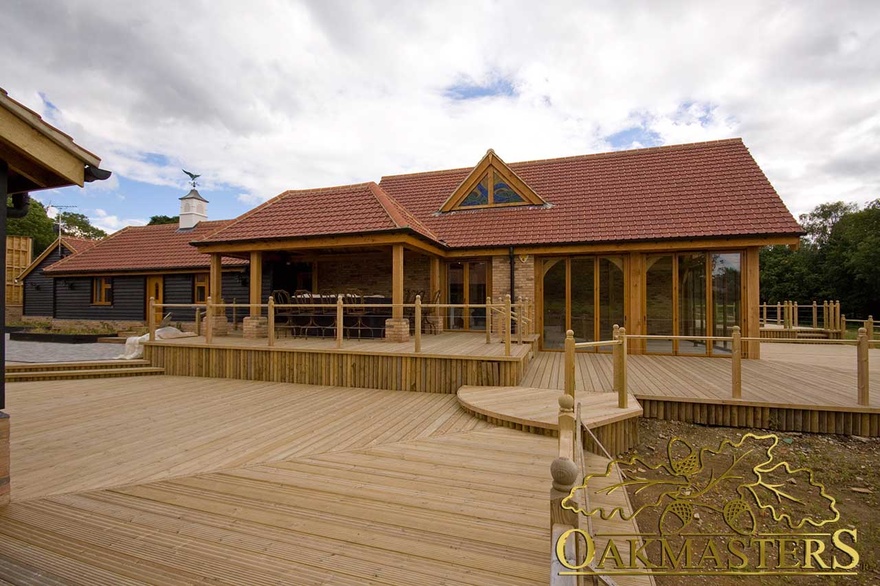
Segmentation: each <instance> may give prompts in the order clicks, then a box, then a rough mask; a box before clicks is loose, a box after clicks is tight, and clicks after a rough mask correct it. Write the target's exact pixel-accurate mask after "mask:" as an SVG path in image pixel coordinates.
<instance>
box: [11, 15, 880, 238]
mask: <svg viewBox="0 0 880 586" xmlns="http://www.w3.org/2000/svg"><path fill="white" fill-rule="evenodd" d="M62 14H63V18H62V17H60V16H59V15H62ZM463 14H466V15H467V17H466V18H463V17H462V15H463ZM0 50H2V52H3V55H4V63H3V66H2V69H3V83H4V87H5V89H7V90H8V91H10V93H11V94H12V95H13V97H15V98H16V99H19V100H22V101H24V102H26V103H27V104H28V105H30V106H31V107H33V108H35V109H37V110H38V111H41V112H43V113H44V114H51V115H52V116H57V120H56V119H53V121H54V122H57V123H58V124H59V125H60V126H61V127H62V128H63V129H65V130H66V131H67V132H69V133H71V134H72V135H73V136H75V137H76V138H77V141H78V142H79V143H80V144H83V145H84V146H86V147H87V148H89V149H91V150H93V151H95V152H96V153H99V154H100V155H101V156H102V157H103V159H104V166H105V167H107V168H109V169H112V170H113V171H114V173H115V174H116V175H121V176H123V177H125V178H128V179H134V180H137V181H142V182H146V183H151V184H155V185H165V186H177V187H181V188H182V187H183V186H184V181H183V179H184V178H183V177H182V175H181V173H180V171H179V169H180V167H181V166H187V167H188V168H189V167H192V169H195V170H197V171H198V172H201V173H202V175H203V179H204V183H203V187H204V189H206V190H208V191H209V190H210V189H211V188H212V185H219V184H225V185H229V186H234V188H235V189H237V190H239V191H240V192H241V193H242V195H241V196H240V199H242V200H243V201H247V202H257V201H261V200H263V199H266V198H268V197H271V196H273V195H275V194H277V193H279V192H281V191H283V190H284V189H289V188H300V187H308V186H324V185H333V184H341V183H349V182H354V181H365V180H378V179H379V177H380V176H381V175H382V174H392V173H399V172H407V171H416V170H430V169H437V168H444V167H450V166H455V167H458V166H468V165H472V164H474V163H475V162H476V161H477V160H478V159H479V158H480V156H481V155H482V154H483V153H484V152H485V150H486V149H487V148H489V147H492V148H494V149H495V150H496V151H497V152H498V153H499V154H500V155H501V156H502V157H503V158H505V159H506V160H508V161H516V160H523V159H534V158H547V157H553V156H559V155H571V154H581V153H587V152H596V151H601V150H607V149H608V148H609V143H608V142H607V137H608V136H610V135H612V134H614V133H617V132H620V131H622V130H626V129H628V128H632V127H633V126H634V125H643V126H644V128H645V130H646V131H647V132H650V133H654V134H656V135H657V136H658V137H659V141H660V142H661V143H667V144H669V143H679V142H692V141H700V140H712V139H716V138H724V137H730V136H742V137H743V138H744V140H745V142H746V145H747V146H748V147H749V148H750V150H751V152H752V153H753V155H754V156H755V158H756V159H757V161H758V162H759V164H760V165H761V166H762V168H763V169H764V170H765V172H766V173H767V175H768V177H769V178H770V180H771V182H772V183H773V184H774V185H775V187H776V188H777V190H778V191H779V193H780V194H781V195H782V196H783V198H784V199H785V201H786V202H787V203H788V205H789V207H790V208H791V209H792V211H793V212H794V213H795V214H797V213H800V212H803V211H806V210H808V209H809V208H811V207H813V206H814V205H816V204H817V203H820V202H822V201H828V200H835V199H838V198H844V199H847V200H851V201H860V202H864V201H867V200H869V199H873V198H876V197H878V196H880V190H878V187H880V166H878V165H876V164H875V162H876V161H877V160H878V156H880V140H878V138H880V118H878V114H877V112H878V111H880V108H878V106H880V4H878V3H869V2H834V3H831V2H829V3H768V2H764V1H756V2H738V3H736V4H735V5H732V4H730V3H705V2H693V3H689V2H668V3H667V2H664V3H642V4H629V3H610V4H601V5H600V4H597V3H583V2H576V1H571V2H564V1H559V2H551V3H549V4H541V5H538V4H535V3H529V2H520V3H514V2H504V3H473V2H448V1H444V2H433V3H422V2H418V3H415V2H403V1H398V2H391V1H387V2H375V3H348V2H346V3H339V2H314V3H288V2H282V1H280V0H275V1H273V0H263V1H260V0H255V1H253V2H249V3H248V4H247V6H246V7H243V6H242V5H241V4H240V3H237V2H231V1H227V2H220V1H218V2H212V3H211V4H210V7H206V5H204V4H193V3H186V2H163V3H158V4H157V3H139V2H133V1H132V2H115V3H110V4H107V3H103V2H98V1H97V0H94V1H91V2H89V1H83V2H77V3H62V2H60V0H56V1H54V2H52V1H47V2H39V3H37V2H29V3H17V4H16V5H15V7H14V8H13V9H12V10H10V11H7V13H6V14H4V19H3V21H2V23H0ZM499 78H501V79H503V80H505V81H507V82H509V83H510V84H511V85H512V86H513V88H515V91H516V95H514V96H512V97H511V96H504V95H502V96H497V97H484V98H480V99H474V100H452V99H449V98H448V97H447V96H446V95H445V91H446V89H447V88H448V87H450V86H452V85H454V84H456V83H459V82H460V81H461V80H473V82H474V83H481V84H487V85H488V84H491V83H493V82H494V81H497V80H498V79H499ZM40 93H42V94H43V95H45V96H46V98H47V99H49V100H50V101H51V102H52V103H53V104H54V105H55V106H56V107H57V108H58V111H57V112H54V111H50V110H48V109H47V108H46V107H45V105H44V104H43V103H42V101H41V99H40V97H39V96H40ZM652 136H653V134H652ZM155 154H160V155H162V156H161V157H156V156H152V155H155ZM105 189H106V190H110V191H113V190H114V187H112V186H106V187H105ZM102 205H103V204H102ZM117 213H119V212H117ZM106 217H107V218H111V217H112V218H114V220H112V221H111V220H104V219H102V218H101V217H96V218H95V219H94V220H95V222H96V223H98V222H102V221H103V222H105V223H104V226H110V225H111V224H112V222H116V221H124V220H118V219H117V218H116V216H113V215H112V214H107V216H106ZM98 225H101V224H98ZM102 227H103V226H102ZM105 229H106V228H105Z"/></svg>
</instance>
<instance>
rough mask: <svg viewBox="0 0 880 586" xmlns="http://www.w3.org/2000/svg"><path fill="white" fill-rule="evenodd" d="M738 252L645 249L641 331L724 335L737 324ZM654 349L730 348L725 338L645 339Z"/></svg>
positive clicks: (670, 351)
mask: <svg viewBox="0 0 880 586" xmlns="http://www.w3.org/2000/svg"><path fill="white" fill-rule="evenodd" d="M741 263H742V255H741V254H740V253H739V252H725V253H705V252H685V253H677V254H664V255H648V256H647V258H646V265H645V266H646V270H645V305H644V312H645V323H646V333H647V334H649V335H658V336H710V335H711V336H721V337H729V336H730V335H731V334H732V332H733V330H732V328H733V326H735V325H739V326H742V319H741V318H742V316H741V307H742V278H741ZM646 348H647V351H648V352H650V353H657V354H685V355H699V356H705V355H707V354H717V355H724V354H729V353H730V343H729V342H716V343H714V344H707V342H706V340H702V339H693V340H676V341H674V342H673V341H671V340H662V339H657V340H648V343H647V345H646Z"/></svg>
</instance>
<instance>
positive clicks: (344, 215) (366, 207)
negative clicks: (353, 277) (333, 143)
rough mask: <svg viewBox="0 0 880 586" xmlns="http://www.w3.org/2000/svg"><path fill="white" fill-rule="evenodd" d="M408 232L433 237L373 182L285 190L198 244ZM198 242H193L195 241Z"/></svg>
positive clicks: (435, 238)
mask: <svg viewBox="0 0 880 586" xmlns="http://www.w3.org/2000/svg"><path fill="white" fill-rule="evenodd" d="M401 229H411V230H413V231H415V232H416V233H418V234H421V235H422V236H424V237H425V238H427V239H429V240H435V241H436V240H437V236H436V235H435V234H433V233H432V232H431V231H430V230H429V229H428V228H426V227H425V226H424V225H423V223H422V222H420V221H419V220H418V219H417V218H416V217H414V216H413V215H412V214H411V213H410V212H409V211H408V210H406V209H405V208H404V207H403V206H401V205H400V204H399V203H397V202H396V201H394V199H393V198H392V197H391V196H389V195H388V194H387V193H385V192H384V191H383V190H382V188H381V187H379V186H378V185H376V183H375V182H369V183H359V184H357V185H342V186H338V187H325V188H322V189H307V190H302V191H285V192H284V193H282V194H281V195H278V196H276V197H274V198H273V199H270V200H269V201H267V202H266V203H264V204H262V205H260V206H258V207H256V208H254V209H253V210H251V211H249V212H247V213H246V214H244V215H243V216H241V217H239V218H238V219H237V220H235V221H233V222H232V223H231V224H230V225H228V226H227V227H225V228H223V229H222V230H218V231H217V232H215V233H214V234H212V235H210V236H208V237H206V238H203V239H202V240H200V241H199V242H204V243H209V242H234V241H238V240H264V239H279V238H298V237H307V236H327V235H337V234H362V233H366V232H386V231H394V230H401ZM197 240H199V239H198V238H193V241H197Z"/></svg>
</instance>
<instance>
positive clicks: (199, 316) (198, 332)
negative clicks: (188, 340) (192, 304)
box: [194, 307, 202, 336]
mask: <svg viewBox="0 0 880 586" xmlns="http://www.w3.org/2000/svg"><path fill="white" fill-rule="evenodd" d="M194 332H195V334H196V335H197V336H200V335H202V310H201V309H199V308H198V307H196V325H195V329H194Z"/></svg>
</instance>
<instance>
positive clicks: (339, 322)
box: [336, 295, 345, 349]
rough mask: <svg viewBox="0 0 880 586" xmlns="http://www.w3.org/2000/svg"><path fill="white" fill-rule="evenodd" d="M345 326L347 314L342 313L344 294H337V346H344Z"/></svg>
mask: <svg viewBox="0 0 880 586" xmlns="http://www.w3.org/2000/svg"><path fill="white" fill-rule="evenodd" d="M344 326H345V316H343V314H342V295H337V296H336V348H337V349H338V348H342V332H343V329H344Z"/></svg>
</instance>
